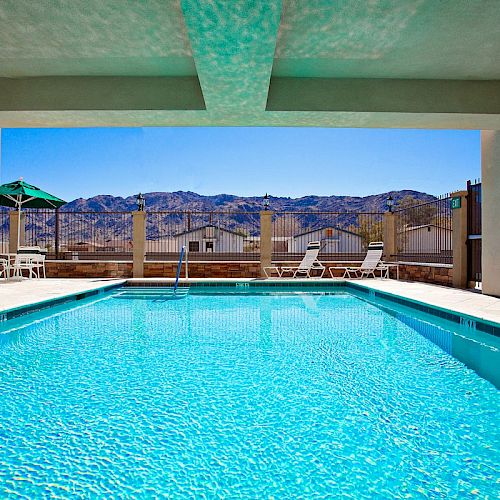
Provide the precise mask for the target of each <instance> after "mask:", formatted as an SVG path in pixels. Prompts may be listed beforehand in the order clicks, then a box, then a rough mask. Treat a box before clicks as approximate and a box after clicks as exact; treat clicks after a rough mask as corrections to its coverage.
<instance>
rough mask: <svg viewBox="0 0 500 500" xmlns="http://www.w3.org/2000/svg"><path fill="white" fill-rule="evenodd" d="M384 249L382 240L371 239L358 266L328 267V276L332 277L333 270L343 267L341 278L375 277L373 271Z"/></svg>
mask: <svg viewBox="0 0 500 500" xmlns="http://www.w3.org/2000/svg"><path fill="white" fill-rule="evenodd" d="M383 251H384V243H383V242H382V241H373V242H371V243H370V244H369V245H368V251H367V252H366V257H365V260H364V261H363V263H362V264H361V266H359V267H330V268H329V271H330V276H331V277H332V278H334V276H333V271H334V270H339V269H343V270H344V275H343V276H342V277H343V278H351V279H352V278H365V277H366V278H367V277H368V276H373V277H374V278H375V271H376V270H377V266H378V265H379V264H380V260H381V259H382V253H383Z"/></svg>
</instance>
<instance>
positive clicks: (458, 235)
mask: <svg viewBox="0 0 500 500" xmlns="http://www.w3.org/2000/svg"><path fill="white" fill-rule="evenodd" d="M457 199H459V200H460V201H456V200H457ZM451 200H452V201H451V203H452V214H451V220H452V230H453V231H452V248H453V286H454V287H455V288H467V248H468V246H467V191H456V192H455V193H452V194H451Z"/></svg>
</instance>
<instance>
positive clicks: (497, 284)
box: [481, 130, 500, 297]
mask: <svg viewBox="0 0 500 500" xmlns="http://www.w3.org/2000/svg"><path fill="white" fill-rule="evenodd" d="M481 167H482V168H481V170H482V173H481V177H482V279H483V293H485V294H487V295H495V296H497V297H500V130H483V131H482V132H481Z"/></svg>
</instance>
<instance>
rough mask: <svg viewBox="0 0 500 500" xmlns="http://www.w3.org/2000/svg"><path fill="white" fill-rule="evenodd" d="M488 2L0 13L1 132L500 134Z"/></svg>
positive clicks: (37, 4)
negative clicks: (185, 129) (182, 129)
mask: <svg viewBox="0 0 500 500" xmlns="http://www.w3.org/2000/svg"><path fill="white" fill-rule="evenodd" d="M499 26H500V0H366V1H359V0H232V1H228V0H142V1H139V0H137V1H132V0H128V1H126V0H36V1H33V0H0V126H4V127H17V126H99V125H102V126H142V125H152V126H155V125H158V126H161V125H179V126H184V125H253V126H266V125H271V126H272V125H285V126H296V125H306V126H328V127H417V128H496V129H500V58H499V57H498V54H499V53H500V28H499Z"/></svg>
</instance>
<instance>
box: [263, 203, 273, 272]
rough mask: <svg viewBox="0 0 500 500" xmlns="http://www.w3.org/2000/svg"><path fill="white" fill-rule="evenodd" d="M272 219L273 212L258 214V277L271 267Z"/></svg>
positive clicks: (265, 211) (266, 211)
mask: <svg viewBox="0 0 500 500" xmlns="http://www.w3.org/2000/svg"><path fill="white" fill-rule="evenodd" d="M272 219H273V212H270V211H269V210H262V211H261V212H260V275H261V276H265V273H264V267H268V266H270V265H271V260H272V254H273V244H272Z"/></svg>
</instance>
